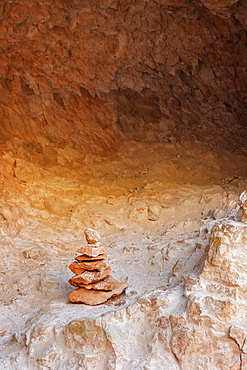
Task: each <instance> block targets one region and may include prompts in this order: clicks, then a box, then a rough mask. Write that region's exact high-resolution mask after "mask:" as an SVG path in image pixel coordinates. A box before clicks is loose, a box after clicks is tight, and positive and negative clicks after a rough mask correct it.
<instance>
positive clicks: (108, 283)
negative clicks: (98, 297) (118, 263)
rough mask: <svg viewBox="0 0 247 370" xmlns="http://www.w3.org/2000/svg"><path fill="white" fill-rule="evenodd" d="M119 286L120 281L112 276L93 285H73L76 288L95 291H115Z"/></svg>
mask: <svg viewBox="0 0 247 370" xmlns="http://www.w3.org/2000/svg"><path fill="white" fill-rule="evenodd" d="M118 284H119V281H117V280H115V279H114V278H113V277H112V276H111V275H109V276H107V277H106V278H104V279H102V280H100V281H98V282H97V283H92V284H77V285H74V284H71V285H73V286H76V287H80V288H85V289H89V290H91V289H93V290H106V291H109V290H113V289H115V288H116V287H117V286H118Z"/></svg>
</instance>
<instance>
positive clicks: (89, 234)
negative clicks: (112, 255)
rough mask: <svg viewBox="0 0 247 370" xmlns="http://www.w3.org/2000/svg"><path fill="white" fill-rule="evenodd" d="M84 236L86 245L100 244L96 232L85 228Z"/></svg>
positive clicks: (98, 235)
mask: <svg viewBox="0 0 247 370" xmlns="http://www.w3.org/2000/svg"><path fill="white" fill-rule="evenodd" d="M84 234H85V237H86V240H87V242H88V244H95V243H99V242H100V239H101V237H100V234H99V233H98V232H97V231H95V230H93V229H90V228H87V229H85V231H84Z"/></svg>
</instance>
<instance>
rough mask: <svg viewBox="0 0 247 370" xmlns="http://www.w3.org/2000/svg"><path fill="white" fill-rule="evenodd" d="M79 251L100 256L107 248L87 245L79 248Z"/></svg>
mask: <svg viewBox="0 0 247 370" xmlns="http://www.w3.org/2000/svg"><path fill="white" fill-rule="evenodd" d="M77 252H78V253H82V254H86V255H87V256H89V257H98V256H99V255H100V254H103V253H105V248H104V247H92V246H87V247H81V248H80V249H78V251H77Z"/></svg>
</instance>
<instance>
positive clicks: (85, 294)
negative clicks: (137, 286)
mask: <svg viewBox="0 0 247 370" xmlns="http://www.w3.org/2000/svg"><path fill="white" fill-rule="evenodd" d="M127 286H128V284H125V283H118V286H117V287H115V288H114V289H113V290H112V291H109V292H105V291H99V290H98V291H96V290H88V289H85V288H77V289H76V290H74V291H73V292H71V293H70V295H69V300H70V302H72V303H85V304H88V305H90V306H96V305H98V304H102V303H104V302H106V301H107V300H108V299H109V298H111V297H114V296H118V295H120V294H121V293H122V292H123V291H124V289H126V288H127Z"/></svg>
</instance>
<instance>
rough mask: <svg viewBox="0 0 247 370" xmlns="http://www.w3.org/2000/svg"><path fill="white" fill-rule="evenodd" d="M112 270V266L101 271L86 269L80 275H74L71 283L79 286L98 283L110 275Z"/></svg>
mask: <svg viewBox="0 0 247 370" xmlns="http://www.w3.org/2000/svg"><path fill="white" fill-rule="evenodd" d="M110 272H111V268H110V267H107V268H105V269H104V270H101V271H95V272H93V271H85V272H83V273H82V274H80V275H75V276H73V277H72V278H71V279H70V280H69V283H70V284H71V285H73V286H78V284H91V283H96V282H97V281H100V280H102V279H104V278H105V277H106V276H107V275H109V274H110Z"/></svg>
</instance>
